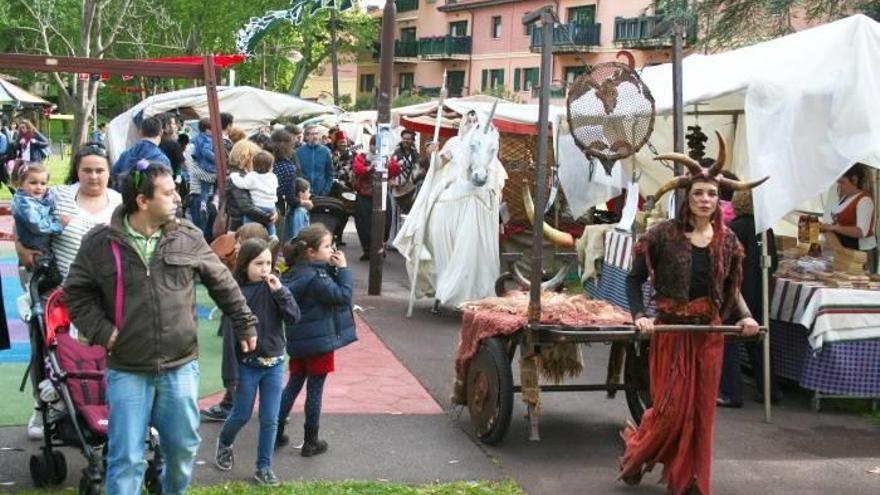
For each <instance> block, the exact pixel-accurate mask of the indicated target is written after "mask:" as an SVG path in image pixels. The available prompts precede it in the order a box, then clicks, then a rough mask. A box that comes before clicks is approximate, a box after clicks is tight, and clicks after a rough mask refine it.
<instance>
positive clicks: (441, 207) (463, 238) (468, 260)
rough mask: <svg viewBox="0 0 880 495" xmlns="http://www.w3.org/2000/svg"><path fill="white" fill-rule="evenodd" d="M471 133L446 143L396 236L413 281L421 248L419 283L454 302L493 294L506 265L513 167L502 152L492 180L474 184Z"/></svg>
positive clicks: (494, 160)
mask: <svg viewBox="0 0 880 495" xmlns="http://www.w3.org/2000/svg"><path fill="white" fill-rule="evenodd" d="M475 132H481V131H480V130H476V131H475ZM495 136H496V139H497V134H495ZM468 138H469V136H461V137H459V136H456V137H453V138H450V139H449V140H448V141H447V142H446V144H445V145H444V147H443V150H442V151H441V152H440V157H438V159H437V163H436V164H435V165H434V166H432V167H431V169H430V170H429V171H428V174H427V175H426V177H425V181H424V183H423V185H422V188H421V190H420V191H419V194H418V196H417V197H416V200H415V203H414V205H413V207H412V210H411V211H410V213H409V215H407V217H406V221H405V223H404V225H403V227H402V228H401V230H400V232H399V233H398V234H397V236H396V237H395V239H394V246H395V247H396V248H397V249H398V250H399V251H400V253H401V254H402V255H403V256H404V257H405V258H406V268H407V272H408V273H409V276H410V280H412V275H413V270H414V269H415V267H416V261H415V260H416V255H417V253H418V256H420V260H419V262H418V277H417V280H416V284H417V288H418V289H419V290H420V291H421V292H422V293H423V294H432V293H433V295H434V297H435V298H436V299H437V300H438V301H439V302H440V304H441V305H443V306H451V307H459V306H460V305H461V304H462V303H463V302H465V301H469V300H474V299H481V298H484V297H490V296H493V295H494V294H495V280H496V279H497V278H498V276H499V274H500V265H501V261H500V258H499V240H498V239H499V223H498V222H499V217H498V214H499V213H498V210H499V204H500V201H501V191H502V189H503V188H504V182H505V180H506V179H507V172H506V171H505V170H504V167H503V166H502V165H501V162H500V161H499V160H498V157H497V154H496V155H495V156H494V157H493V158H492V160H491V162H490V163H489V164H488V165H487V167H486V168H487V172H488V181H487V182H486V184H485V185H484V186H482V187H476V186H474V185H473V184H472V183H471V182H470V181H469V180H468V177H467V168H468V164H469V161H470V159H471V151H470V148H469V146H468V142H469V141H468ZM496 149H497V146H496ZM447 160H448V161H447ZM444 162H446V163H445V164H444Z"/></svg>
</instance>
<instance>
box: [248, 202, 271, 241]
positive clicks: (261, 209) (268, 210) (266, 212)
mask: <svg viewBox="0 0 880 495" xmlns="http://www.w3.org/2000/svg"><path fill="white" fill-rule="evenodd" d="M254 208H256V209H258V210H260V211H262V212H263V213H265V214H267V215H271V214H273V213H276V210H275V208H263V207H261V206H254ZM241 223H242V225H244V224H246V223H257V221H256V220H254V219H253V218H250V217H249V216H247V215H244V216H243V217H241ZM276 223H277V220H276ZM264 227H266V232H268V233H269V235H277V233H278V231H277V230H276V229H275V224H274V223H270V224H269V225H264Z"/></svg>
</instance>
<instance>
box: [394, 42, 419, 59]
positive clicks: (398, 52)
mask: <svg viewBox="0 0 880 495" xmlns="http://www.w3.org/2000/svg"><path fill="white" fill-rule="evenodd" d="M394 56H395V57H401V58H416V57H418V56H419V42H418V41H416V40H412V41H401V40H397V41H395V42H394Z"/></svg>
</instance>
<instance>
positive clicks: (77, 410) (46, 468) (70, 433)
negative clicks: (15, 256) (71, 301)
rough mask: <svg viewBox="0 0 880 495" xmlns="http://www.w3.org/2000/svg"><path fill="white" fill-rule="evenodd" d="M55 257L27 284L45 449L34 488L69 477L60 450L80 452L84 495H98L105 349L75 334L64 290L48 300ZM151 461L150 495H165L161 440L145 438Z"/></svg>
mask: <svg viewBox="0 0 880 495" xmlns="http://www.w3.org/2000/svg"><path fill="white" fill-rule="evenodd" d="M52 272H53V267H52V266H51V258H49V257H40V258H38V259H37V262H36V263H35V267H34V273H33V276H32V277H31V279H30V281H29V283H28V293H29V294H30V297H31V313H30V334H31V363H30V366H29V370H30V378H31V382H32V385H33V387H34V390H35V391H36V393H35V395H37V397H36V404H37V405H36V407H37V410H38V412H39V414H41V415H42V418H43V445H42V446H41V447H40V450H41V451H42V452H41V453H40V454H34V455H32V456H31V459H30V474H31V479H32V480H33V482H34V485H35V486H37V487H45V486H48V485H58V484H61V483H63V482H64V479H65V478H66V477H67V462H66V460H65V458H64V454H63V453H62V452H61V451H60V450H58V447H62V446H71V447H75V448H78V449H80V450H81V451H82V453H83V455H84V456H85V458H86V460H87V461H88V466H87V467H86V468H85V469H83V471H82V477H81V478H80V481H79V494H80V495H98V494H100V493H101V491H102V490H101V485H102V483H103V479H104V471H105V464H106V463H105V456H106V446H107V426H108V407H107V404H106V397H105V390H106V384H105V380H104V372H105V369H106V355H105V351H104V348H103V347H100V346H86V345H83V344H81V343H79V342H78V341H77V339H76V337H75V336H74V335H71V332H73V331H74V327H73V326H72V325H71V324H70V319H69V317H68V314H67V309H66V308H65V307H64V303H63V302H62V300H61V294H62V293H61V289H60V288H57V289H54V290H53V291H51V292H49V296H48V298H46V299H45V302H44V301H43V299H42V298H41V297H40V296H41V294H44V293H45V292H44V290H41V289H44V288H45V281H46V279H47V278H49V277H51V274H52ZM146 443H147V448H148V450H149V451H151V452H152V459H150V460H149V461H148V463H147V470H146V474H145V477H144V478H145V482H144V483H145V485H146V487H147V489H148V491H149V492H150V493H153V494H156V493H160V492H161V483H160V475H161V472H162V468H163V462H162V456H161V453H160V451H159V443H158V436H157V435H155V434H154V433H153V432H152V429H151V433H150V434H149V436H148V438H147V439H146Z"/></svg>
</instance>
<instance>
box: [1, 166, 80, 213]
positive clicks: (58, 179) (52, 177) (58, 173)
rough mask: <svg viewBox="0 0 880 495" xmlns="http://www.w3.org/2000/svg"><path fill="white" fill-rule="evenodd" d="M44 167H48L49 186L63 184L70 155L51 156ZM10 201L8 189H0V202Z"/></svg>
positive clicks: (10, 196) (10, 195)
mask: <svg viewBox="0 0 880 495" xmlns="http://www.w3.org/2000/svg"><path fill="white" fill-rule="evenodd" d="M45 164H46V166H48V167H49V184H50V185H53V186H54V185H56V184H63V183H64V180H65V179H67V173H68V170H69V168H70V155H64V156H63V157H62V156H59V155H56V154H53V155H52V156H50V157H49V159H48V160H46V162H45ZM11 199H12V194H10V192H9V189H7V188H5V187H0V201H9V200H11Z"/></svg>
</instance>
